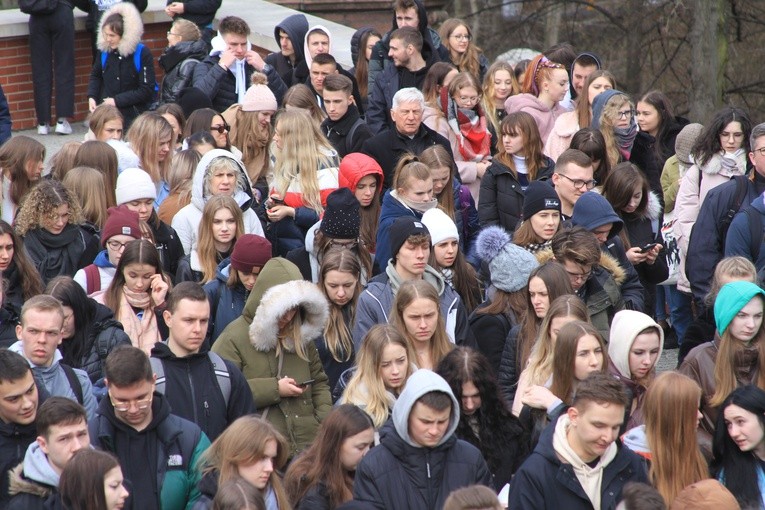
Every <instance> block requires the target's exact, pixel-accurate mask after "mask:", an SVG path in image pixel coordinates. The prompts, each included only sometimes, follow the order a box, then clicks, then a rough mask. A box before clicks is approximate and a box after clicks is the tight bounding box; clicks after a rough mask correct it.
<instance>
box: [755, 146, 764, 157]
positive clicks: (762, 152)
mask: <svg viewBox="0 0 765 510" xmlns="http://www.w3.org/2000/svg"><path fill="white" fill-rule="evenodd" d="M752 152H757V153H759V154H760V156H765V147H760V148H759V149H752Z"/></svg>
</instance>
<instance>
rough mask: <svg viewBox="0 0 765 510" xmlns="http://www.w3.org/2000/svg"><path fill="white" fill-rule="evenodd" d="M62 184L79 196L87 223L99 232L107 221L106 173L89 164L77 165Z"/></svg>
mask: <svg viewBox="0 0 765 510" xmlns="http://www.w3.org/2000/svg"><path fill="white" fill-rule="evenodd" d="M61 182H62V184H63V185H64V186H66V187H67V188H68V189H70V190H72V192H73V193H74V194H75V195H76V196H77V199H78V200H79V202H80V204H82V215H83V219H84V220H85V223H87V224H89V226H90V227H91V228H92V230H93V232H94V233H96V232H99V231H100V230H101V229H102V228H103V227H104V223H106V216H107V212H106V211H107V210H108V208H109V205H108V203H107V199H106V197H107V194H106V193H104V190H105V189H107V185H106V182H105V179H104V174H102V173H101V172H99V171H98V170H96V169H95V168H90V167H87V166H77V167H74V168H72V169H71V170H70V171H69V172H67V174H66V176H64V178H63V179H62V181H61Z"/></svg>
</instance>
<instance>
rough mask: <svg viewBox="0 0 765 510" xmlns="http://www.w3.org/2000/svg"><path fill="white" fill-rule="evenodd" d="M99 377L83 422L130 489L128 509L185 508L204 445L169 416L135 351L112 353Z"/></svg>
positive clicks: (200, 436) (193, 493) (193, 495)
mask: <svg viewBox="0 0 765 510" xmlns="http://www.w3.org/2000/svg"><path fill="white" fill-rule="evenodd" d="M104 372H105V376H106V388H107V392H108V393H107V396H106V397H105V398H103V399H102V400H101V402H100V404H99V408H98V414H97V415H96V417H95V418H94V419H93V420H91V422H90V423H89V428H90V441H91V444H92V445H93V446H94V447H95V448H97V449H99V450H105V451H108V452H110V453H113V454H114V455H115V456H116V457H117V458H118V459H119V462H120V465H121V466H123V474H124V475H125V478H127V479H128V480H130V482H131V483H132V485H133V491H131V492H132V495H133V508H144V509H149V508H191V507H192V506H193V503H194V502H195V501H196V500H197V499H199V489H198V488H197V482H198V481H199V479H200V472H199V468H198V466H199V462H198V461H199V459H200V456H201V455H202V453H203V452H204V451H205V450H206V449H207V448H208V447H209V446H210V440H209V439H208V438H207V436H206V435H205V434H204V432H202V431H201V430H200V428H199V426H197V425H196V424H194V423H192V422H190V421H188V420H184V419H183V418H180V417H178V416H176V415H174V414H171V413H170V404H169V403H168V401H167V398H166V397H165V396H164V395H162V394H161V393H158V392H156V391H155V390H156V385H155V379H156V376H155V375H154V371H153V370H152V368H151V363H150V362H149V358H148V357H147V356H146V354H145V353H144V352H143V351H141V349H139V348H137V347H132V346H130V347H128V346H125V347H119V348H117V349H115V350H113V351H112V352H111V353H110V354H109V356H108V357H107V358H106V363H105V364H104ZM160 481H161V482H160Z"/></svg>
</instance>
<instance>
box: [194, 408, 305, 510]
mask: <svg viewBox="0 0 765 510" xmlns="http://www.w3.org/2000/svg"><path fill="white" fill-rule="evenodd" d="M288 452H289V449H288V446H287V441H286V440H285V439H284V436H283V435H282V434H281V433H280V432H279V431H278V430H276V428H274V426H273V425H272V424H271V423H269V422H268V421H266V420H264V419H262V418H258V417H257V416H254V415H249V416H242V417H241V418H237V419H236V421H234V422H233V423H232V424H231V425H229V426H228V428H227V429H226V430H224V431H223V433H222V434H221V435H220V436H218V438H217V439H216V440H215V441H214V442H213V444H212V445H210V447H209V448H208V449H207V451H205V452H204V454H203V455H202V457H201V459H200V466H201V470H202V478H201V480H200V481H199V484H198V487H199V491H200V492H201V496H200V498H199V500H198V501H197V503H196V505H199V506H200V508H212V501H213V499H214V498H215V494H216V493H217V492H218V487H222V486H223V485H225V484H226V483H227V482H229V481H231V480H236V479H238V478H242V479H244V480H245V481H247V482H248V483H250V484H252V485H254V486H255V487H256V488H257V489H259V490H260V491H262V493H263V497H264V499H265V500H266V502H267V503H268V508H269V509H270V510H291V509H292V505H291V504H290V500H289V498H288V497H287V493H286V491H285V490H284V486H283V485H282V481H281V479H280V477H279V474H278V471H279V470H281V469H283V468H284V466H285V465H286V463H287V457H288ZM196 505H195V507H196Z"/></svg>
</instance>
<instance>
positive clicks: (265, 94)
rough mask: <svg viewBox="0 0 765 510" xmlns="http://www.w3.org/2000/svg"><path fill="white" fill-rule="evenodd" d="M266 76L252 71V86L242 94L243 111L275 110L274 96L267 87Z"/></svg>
mask: <svg viewBox="0 0 765 510" xmlns="http://www.w3.org/2000/svg"><path fill="white" fill-rule="evenodd" d="M267 83H268V78H266V75H265V74H262V73H252V86H251V87H250V88H248V89H247V92H245V94H244V102H243V103H242V111H243V112H265V111H272V112H275V111H276V110H277V108H278V106H277V104H276V96H274V93H273V92H271V89H269V88H268V85H267Z"/></svg>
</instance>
